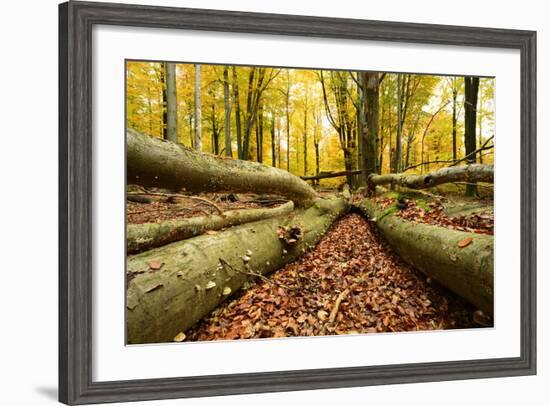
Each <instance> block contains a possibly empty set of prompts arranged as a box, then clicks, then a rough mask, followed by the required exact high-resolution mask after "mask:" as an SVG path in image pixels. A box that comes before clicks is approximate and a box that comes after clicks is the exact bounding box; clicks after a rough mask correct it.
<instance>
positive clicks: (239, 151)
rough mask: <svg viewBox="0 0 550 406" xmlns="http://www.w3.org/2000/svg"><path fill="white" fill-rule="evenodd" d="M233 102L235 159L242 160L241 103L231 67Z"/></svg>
mask: <svg viewBox="0 0 550 406" xmlns="http://www.w3.org/2000/svg"><path fill="white" fill-rule="evenodd" d="M232 70H233V102H234V103H235V129H236V130H237V158H239V159H243V149H242V145H243V144H242V127H241V103H240V101H239V82H238V78H237V68H235V66H233V68H232Z"/></svg>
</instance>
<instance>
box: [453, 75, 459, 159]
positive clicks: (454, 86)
mask: <svg viewBox="0 0 550 406" xmlns="http://www.w3.org/2000/svg"><path fill="white" fill-rule="evenodd" d="M456 81H457V79H456V78H453V80H452V84H453V161H456V125H457V123H456V122H457V111H456V99H457V96H458V89H457V86H456Z"/></svg>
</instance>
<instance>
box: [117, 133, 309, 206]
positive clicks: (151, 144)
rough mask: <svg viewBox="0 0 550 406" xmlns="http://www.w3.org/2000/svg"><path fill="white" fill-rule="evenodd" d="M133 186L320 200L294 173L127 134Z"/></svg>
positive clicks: (297, 200) (304, 202) (302, 203)
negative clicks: (265, 194) (266, 194)
mask: <svg viewBox="0 0 550 406" xmlns="http://www.w3.org/2000/svg"><path fill="white" fill-rule="evenodd" d="M126 146H127V150H126V160H127V161H126V162H127V180H128V183H135V184H139V185H142V186H146V187H162V188H167V189H171V190H181V189H185V190H186V191H189V192H235V193H239V192H253V193H257V194H262V193H269V194H277V195H280V196H284V197H287V198H288V199H289V200H292V201H293V202H294V203H295V204H296V205H297V206H301V207H307V206H309V205H311V204H313V202H314V200H315V199H316V198H317V194H316V192H315V191H314V190H313V188H312V187H311V186H309V185H308V184H307V183H306V182H304V181H303V180H301V179H300V178H299V177H297V176H294V175H292V174H291V173H289V172H287V171H284V170H281V169H277V168H274V167H271V166H267V165H263V164H260V163H256V162H250V161H241V160H233V159H228V158H222V157H218V156H215V155H209V154H204V153H201V152H199V151H194V150H192V149H190V148H186V147H185V146H182V145H179V144H175V143H172V142H167V141H164V140H161V139H159V138H155V137H150V136H147V135H144V134H141V133H139V132H138V131H135V130H133V129H128V130H127V131H126Z"/></svg>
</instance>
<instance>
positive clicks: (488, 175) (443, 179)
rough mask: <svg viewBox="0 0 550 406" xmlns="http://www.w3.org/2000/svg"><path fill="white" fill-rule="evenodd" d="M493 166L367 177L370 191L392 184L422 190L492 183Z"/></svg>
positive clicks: (459, 167)
mask: <svg viewBox="0 0 550 406" xmlns="http://www.w3.org/2000/svg"><path fill="white" fill-rule="evenodd" d="M493 177H494V170H493V165H481V164H472V165H463V166H451V167H448V168H443V169H439V170H437V171H434V172H432V173H426V174H422V175H407V174H406V173H389V174H386V175H371V176H369V186H370V187H371V189H372V188H373V187H374V186H375V185H385V184H393V185H399V186H405V187H408V188H410V189H424V188H429V187H433V186H437V185H441V184H443V183H453V182H468V183H474V182H489V183H493Z"/></svg>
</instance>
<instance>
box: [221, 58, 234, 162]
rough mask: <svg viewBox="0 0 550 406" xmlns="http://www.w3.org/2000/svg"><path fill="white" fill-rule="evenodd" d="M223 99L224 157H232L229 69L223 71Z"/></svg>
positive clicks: (225, 68)
mask: <svg viewBox="0 0 550 406" xmlns="http://www.w3.org/2000/svg"><path fill="white" fill-rule="evenodd" d="M223 99H224V109H225V156H228V157H232V156H233V151H232V148H231V100H230V96H229V69H228V67H227V66H225V67H224V69H223Z"/></svg>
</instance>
